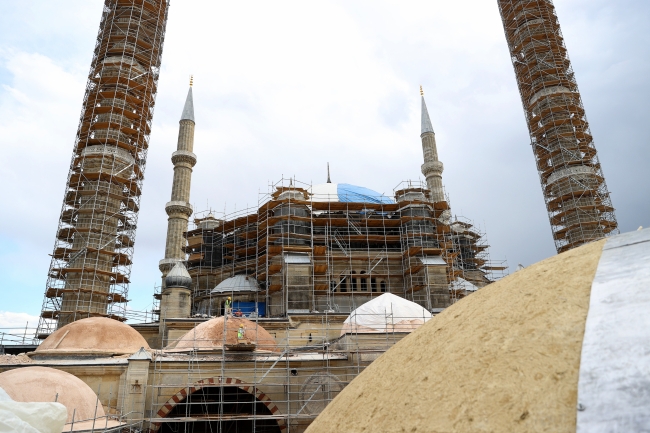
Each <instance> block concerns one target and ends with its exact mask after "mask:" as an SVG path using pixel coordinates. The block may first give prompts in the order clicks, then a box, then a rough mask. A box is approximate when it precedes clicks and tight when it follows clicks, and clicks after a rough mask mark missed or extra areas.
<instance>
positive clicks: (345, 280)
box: [339, 276, 348, 292]
mask: <svg viewBox="0 0 650 433" xmlns="http://www.w3.org/2000/svg"><path fill="white" fill-rule="evenodd" d="M347 291H348V277H344V276H342V277H341V284H340V285H339V292H347Z"/></svg>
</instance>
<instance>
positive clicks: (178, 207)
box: [165, 200, 194, 217]
mask: <svg viewBox="0 0 650 433" xmlns="http://www.w3.org/2000/svg"><path fill="white" fill-rule="evenodd" d="M193 211H194V209H192V205H191V204H189V203H187V202H185V201H180V200H178V201H170V202H167V204H166V205H165V212H167V215H169V216H171V215H172V214H183V215H186V216H187V217H189V216H190V215H192V212H193Z"/></svg>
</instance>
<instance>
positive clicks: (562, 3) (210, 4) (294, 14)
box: [0, 0, 650, 327]
mask: <svg viewBox="0 0 650 433" xmlns="http://www.w3.org/2000/svg"><path fill="white" fill-rule="evenodd" d="M102 3H103V2H102V1H101V0H67V1H65V2H52V1H51V0H31V1H29V2H27V1H20V2H19V1H3V2H2V3H1V4H0V143H2V147H1V149H2V157H1V158H0V181H1V182H2V185H3V188H2V191H3V198H2V200H3V206H2V208H3V209H2V212H0V255H1V258H0V271H1V273H2V276H3V278H2V282H1V284H2V286H1V287H0V290H2V302H0V327H6V326H12V325H19V326H24V324H25V321H27V320H30V321H31V322H30V326H31V325H32V324H35V321H36V320H37V318H36V316H37V315H38V313H39V311H40V309H41V305H42V299H43V291H44V289H45V281H46V274H47V270H48V266H49V259H50V257H49V256H48V254H51V252H52V246H53V244H54V238H55V232H56V227H57V222H58V218H59V212H60V209H61V201H62V198H63V193H64V187H65V180H66V175H67V171H68V167H69V163H70V156H71V151H72V147H73V143H74V138H75V133H76V129H77V122H78V119H79V113H80V110H81V103H82V98H83V92H84V88H85V83H86V79H87V74H88V68H89V65H90V59H91V54H92V50H93V47H94V43H95V37H96V34H97V28H98V24H99V18H100V15H101V10H102ZM555 4H556V8H557V11H558V15H559V18H560V22H561V25H562V30H563V33H564V36H565V39H566V43H567V46H568V48H569V53H570V55H571V60H572V62H573V67H574V69H575V71H576V76H577V79H578V84H579V86H580V90H581V92H582V97H583V100H584V104H585V107H586V110H587V116H588V119H589V121H590V123H591V128H592V132H593V134H594V137H595V143H596V147H597V149H598V151H599V155H600V160H601V162H602V165H603V169H604V173H605V175H606V178H607V183H608V186H609V189H610V191H611V193H612V200H613V203H614V206H615V207H616V209H617V218H618V221H619V225H620V228H621V231H630V230H635V229H636V228H637V227H639V226H640V225H643V226H649V225H650V199H649V198H650V186H649V185H650V170H649V169H648V165H649V163H650V146H649V145H648V138H647V137H648V125H650V122H649V121H648V115H649V114H650V109H649V108H648V107H649V106H650V105H649V104H648V102H647V101H648V100H650V84H648V76H650V26H648V24H647V23H648V22H650V2H648V1H647V0H619V1H616V2H612V1H605V0H556V1H555ZM190 74H194V76H195V86H194V100H195V113H196V120H197V126H196V141H195V148H194V151H195V153H196V154H197V156H198V164H197V165H196V167H195V170H194V175H193V179H192V198H191V201H192V203H193V204H194V208H195V209H197V210H200V209H206V208H209V207H210V208H213V209H218V210H221V211H223V210H224V209H225V210H226V211H227V212H231V211H234V210H235V209H242V208H244V207H246V206H252V205H255V204H256V203H257V201H258V197H259V193H260V191H261V192H264V191H266V190H267V188H268V186H267V185H268V183H269V182H272V181H276V180H278V179H280V178H281V177H282V176H283V175H284V176H285V177H286V176H295V177H296V178H297V179H299V180H302V181H304V182H307V183H310V182H313V183H321V182H324V181H325V179H326V163H327V162H330V164H331V170H332V180H333V181H334V182H346V183H352V184H357V185H362V186H366V187H369V188H371V189H374V190H377V191H379V192H384V193H387V194H390V193H392V191H393V188H394V187H395V186H396V185H397V184H398V183H399V182H401V181H403V180H407V179H418V178H420V177H421V175H420V164H421V163H422V151H421V145H420V139H419V133H420V130H419V128H420V111H419V110H420V100H419V91H418V86H419V85H420V84H421V85H423V86H424V89H425V96H426V100H427V104H428V107H429V112H430V114H431V119H432V122H433V125H434V128H435V130H436V137H437V141H438V146H439V155H440V158H441V160H442V161H443V162H444V164H445V172H444V174H443V181H444V183H445V186H446V189H447V192H448V194H449V196H450V200H451V205H452V209H453V210H454V212H455V213H456V214H458V215H463V216H465V217H467V218H470V219H472V220H474V221H475V222H476V223H477V224H478V225H480V226H481V227H482V228H483V229H485V230H486V231H487V236H488V240H489V244H490V245H491V256H492V258H493V259H507V260H508V263H509V265H510V267H511V269H514V268H516V266H517V264H518V263H521V264H523V265H529V264H531V263H534V262H536V261H539V260H541V259H544V258H546V257H548V256H551V255H553V254H554V253H555V249H554V246H553V241H552V237H551V230H550V226H549V223H548V220H547V216H546V211H545V207H544V202H543V199H542V193H541V189H540V186H539V182H538V178H537V172H536V169H535V163H534V159H533V155H532V151H531V149H530V145H529V139H528V132H527V129H526V125H525V121H524V115H523V111H522V108H521V103H520V99H519V94H518V92H517V87H516V83H515V78H514V73H513V70H512V66H511V64H510V60H509V56H508V50H507V46H506V41H505V37H504V35H503V29H502V26H501V21H500V17H499V13H498V9H497V5H496V1H495V0H491V1H485V0H465V1H462V2H448V1H440V0H435V1H434V0H429V1H415V0H413V1H404V0H402V1H382V0H372V1H370V0H368V1H360V0H359V1H323V2H305V1H280V2H268V1H247V2H232V1H199V0H182V1H174V2H172V5H171V7H170V12H169V23H168V26H167V38H166V41H165V48H164V55H163V66H162V74H161V78H160V83H159V93H158V98H157V104H156V105H157V106H156V114H155V117H154V127H153V132H152V135H151V147H150V151H149V158H148V163H147V172H146V180H145V184H144V195H143V198H142V208H141V212H140V219H139V227H138V233H137V241H136V248H135V257H134V265H133V269H132V284H131V287H130V291H129V297H130V299H132V302H131V303H130V307H131V308H132V309H134V310H144V309H147V308H150V306H151V300H152V293H153V286H154V285H155V284H156V283H157V282H159V272H158V269H157V263H158V260H159V259H161V258H162V257H163V253H164V242H165V240H164V237H165V231H166V214H165V211H164V205H165V203H166V202H167V201H168V200H169V196H170V190H171V179H172V165H171V162H170V155H171V153H172V152H173V151H174V150H175V146H176V138H177V131H178V119H179V118H180V114H181V111H182V106H183V102H184V98H185V95H186V92H187V86H188V77H189V75H190Z"/></svg>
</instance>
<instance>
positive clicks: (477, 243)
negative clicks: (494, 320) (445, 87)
mask: <svg viewBox="0 0 650 433" xmlns="http://www.w3.org/2000/svg"><path fill="white" fill-rule="evenodd" d="M420 97H421V98H422V121H421V134H420V138H421V139H422V151H423V153H424V164H422V174H424V176H425V177H426V180H427V187H428V189H429V194H430V197H431V202H433V206H434V208H437V209H438V210H442V212H441V214H440V217H438V218H437V224H436V225H437V227H436V231H437V233H438V235H439V240H438V243H439V245H440V246H441V247H442V248H443V249H444V250H445V253H444V255H445V260H447V262H448V263H451V264H452V267H451V271H452V275H449V280H450V281H455V280H456V278H457V277H461V278H463V279H464V280H466V281H468V282H470V283H472V284H474V285H475V286H477V287H483V286H485V285H486V284H489V283H490V282H491V280H490V279H488V278H487V275H486V274H487V272H486V269H485V264H486V261H485V260H484V259H482V258H481V257H480V255H481V253H482V252H483V251H484V250H486V249H487V245H484V244H483V243H482V241H481V236H482V234H480V233H479V232H478V231H477V230H476V229H475V228H473V226H472V224H470V223H468V222H465V221H460V220H458V219H457V218H455V217H454V218H453V219H452V216H451V211H450V207H449V202H448V200H447V197H446V196H445V192H444V188H443V185H442V171H443V165H442V162H440V160H439V159H438V147H437V144H436V135H435V133H434V132H433V125H432V124H431V118H430V117H429V111H428V110H427V104H426V103H425V101H424V91H423V90H422V86H420ZM454 287H455V286H452V290H455V289H454Z"/></svg>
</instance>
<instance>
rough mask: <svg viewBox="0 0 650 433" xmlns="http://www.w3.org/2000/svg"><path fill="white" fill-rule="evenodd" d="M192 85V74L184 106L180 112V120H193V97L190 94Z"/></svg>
mask: <svg viewBox="0 0 650 433" xmlns="http://www.w3.org/2000/svg"><path fill="white" fill-rule="evenodd" d="M193 85H194V76H192V77H191V78H190V89H189V90H188V91H187V98H185V106H184V107H183V113H182V114H181V120H191V121H192V122H194V97H193V95H192V86H193Z"/></svg>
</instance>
